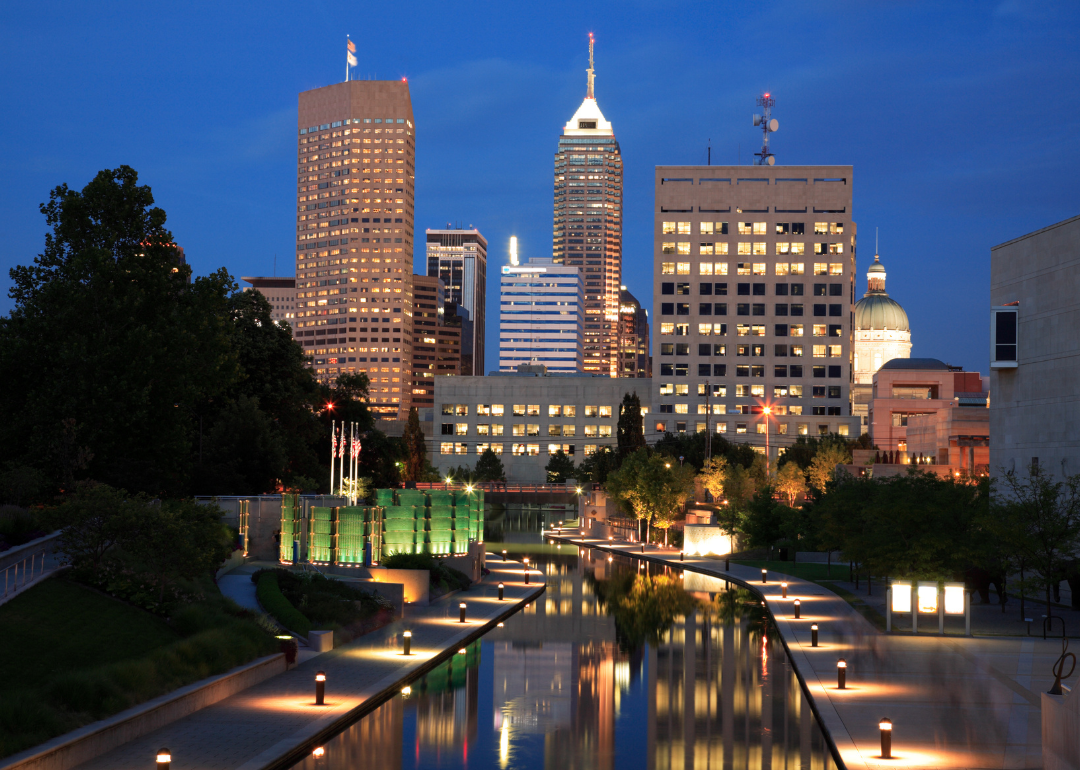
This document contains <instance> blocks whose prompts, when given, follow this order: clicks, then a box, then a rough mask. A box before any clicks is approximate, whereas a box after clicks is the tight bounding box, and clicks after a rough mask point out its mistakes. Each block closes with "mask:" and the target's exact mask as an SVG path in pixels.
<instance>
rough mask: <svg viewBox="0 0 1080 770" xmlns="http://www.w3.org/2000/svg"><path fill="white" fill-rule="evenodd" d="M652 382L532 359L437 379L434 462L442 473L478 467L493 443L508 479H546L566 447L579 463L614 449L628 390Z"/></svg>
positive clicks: (640, 390) (644, 387)
mask: <svg viewBox="0 0 1080 770" xmlns="http://www.w3.org/2000/svg"><path fill="white" fill-rule="evenodd" d="M648 388H649V381H648V380H639V379H634V378H625V377H624V378H612V377H607V376H606V375H590V374H572V375H560V374H555V373H550V372H549V371H548V370H546V368H545V367H544V366H529V365H525V366H522V367H521V370H520V371H515V372H492V373H491V374H489V375H488V376H487V377H484V378H482V379H479V378H475V377H437V378H436V379H435V429H434V437H433V441H432V456H431V463H432V465H434V466H435V467H436V468H438V469H439V470H440V471H445V470H447V469H449V468H452V467H455V466H458V465H462V464H468V465H474V464H475V463H476V460H477V458H479V456H480V455H481V454H483V452H484V450H485V449H489V448H490V449H491V450H492V451H493V452H495V454H497V455H499V458H500V459H501V460H502V463H503V467H504V468H505V469H506V477H507V480H509V481H519V482H529V483H543V482H544V481H546V479H547V473H546V471H545V470H544V468H545V467H546V466H547V464H548V460H549V458H550V456H551V455H553V454H555V453H556V452H558V451H559V450H562V451H563V452H566V454H568V455H569V456H570V457H571V459H573V460H574V462H575V463H580V462H581V461H582V460H583V459H585V458H586V457H588V456H589V455H590V454H592V453H593V452H595V451H596V450H597V448H599V447H601V446H607V447H610V448H612V449H614V448H615V447H616V445H617V444H616V427H617V425H618V422H619V405H620V404H621V403H622V399H623V396H624V395H626V394H627V393H631V392H636V393H637V394H638V395H639V396H640V395H642V394H643V393H646V392H648ZM643 411H645V410H644V409H643Z"/></svg>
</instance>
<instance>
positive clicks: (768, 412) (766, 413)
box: [761, 406, 772, 479]
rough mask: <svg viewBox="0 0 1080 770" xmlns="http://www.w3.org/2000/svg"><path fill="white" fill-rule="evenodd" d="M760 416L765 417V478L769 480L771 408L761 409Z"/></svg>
mask: <svg viewBox="0 0 1080 770" xmlns="http://www.w3.org/2000/svg"><path fill="white" fill-rule="evenodd" d="M761 414H762V415H763V416H764V417H765V478H766V479H768V478H769V463H770V462H771V460H772V457H771V455H770V454H769V415H771V414H772V407H771V406H766V407H764V408H762V410H761Z"/></svg>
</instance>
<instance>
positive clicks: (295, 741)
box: [78, 554, 544, 770]
mask: <svg viewBox="0 0 1080 770" xmlns="http://www.w3.org/2000/svg"><path fill="white" fill-rule="evenodd" d="M487 566H488V568H489V569H490V570H491V574H490V575H489V576H488V577H486V578H485V579H484V581H483V582H482V583H480V584H477V585H474V586H473V587H472V588H470V589H469V590H468V591H461V592H458V593H456V594H454V595H453V596H451V597H448V599H447V600H445V601H441V602H435V603H434V604H432V605H431V606H429V607H426V608H415V609H413V608H410V609H409V613H408V617H407V618H406V619H404V620H401V621H397V622H395V623H393V624H391V625H389V626H385V627H383V628H381V629H379V630H378V631H374V632H372V633H370V634H367V635H365V636H363V637H361V638H360V639H357V640H356V641H354V642H352V643H351V644H348V645H345V646H343V647H340V648H338V649H336V650H334V651H333V652H328V653H323V654H322V655H319V656H317V657H316V658H314V659H312V660H309V661H307V662H305V663H300V664H298V665H297V666H295V667H294V668H292V669H291V670H290V671H288V672H286V673H284V674H281V675H280V676H276V677H274V678H273V679H269V680H267V681H265V682H263V683H261V684H258V685H256V686H254V687H251V688H249V689H247V690H245V691H243V692H241V693H238V694H237V695H234V696H233V697H231V698H228V699H226V700H224V701H221V702H220V703H217V704H215V705H213V706H210V707H209V708H205V709H202V710H201V711H198V712H196V713H194V714H192V715H191V716H188V717H186V718H184V719H181V720H179V721H177V722H174V723H172V724H170V725H167V726H165V727H163V728H161V729H159V730H156V731H154V732H152V733H150V734H148V735H145V736H143V737H141V738H137V739H135V740H133V741H131V742H129V743H127V744H124V745H123V746H121V747H120V748H118V749H116V750H114V751H111V752H109V753H107V754H104V755H102V756H100V757H98V758H97V759H95V760H92V761H90V762H86V763H84V764H82V765H79V766H78V767H79V768H80V770H91V769H93V770H127V769H128V768H130V770H144V769H145V768H147V767H151V766H152V763H153V761H154V756H155V754H156V752H157V750H158V749H159V748H161V747H162V746H167V747H168V748H169V749H170V750H171V752H172V756H173V762H172V768H173V770H189V769H195V768H197V769H198V770H234V769H235V768H242V770H260V769H261V768H264V767H266V766H267V765H269V764H270V763H271V762H273V761H275V760H277V759H279V758H280V757H282V756H284V755H286V754H288V753H289V752H290V751H293V750H296V749H298V748H299V749H303V748H305V746H307V745H309V744H311V743H312V742H314V741H316V739H320V738H321V737H322V736H323V735H324V733H326V732H327V731H329V730H331V729H332V728H333V726H334V724H335V723H336V722H337V721H339V720H341V719H342V718H343V717H345V715H346V714H348V713H349V712H350V711H352V710H353V709H356V708H358V707H360V706H362V705H363V704H364V703H365V702H367V701H369V700H370V699H372V698H377V697H378V696H379V695H380V694H382V693H383V692H385V691H388V690H389V691H392V689H393V688H396V687H398V686H400V682H401V681H402V679H404V678H405V677H408V676H410V675H412V674H414V673H415V672H417V671H418V670H420V669H421V668H423V667H425V665H426V664H430V663H431V661H432V659H433V658H435V657H437V656H439V655H441V654H442V653H443V652H445V651H446V650H453V649H456V648H457V647H458V646H460V644H461V643H462V642H463V641H464V640H465V639H466V638H468V637H469V636H471V635H473V634H475V633H476V632H477V631H479V630H480V629H482V628H484V627H485V626H487V625H488V624H490V623H493V622H495V621H496V620H497V619H499V618H500V617H502V616H503V615H505V614H506V613H508V612H509V611H510V610H512V609H514V608H516V607H517V606H519V605H521V604H524V603H525V602H526V601H529V600H531V599H532V598H533V597H534V596H537V595H538V594H539V593H541V591H542V590H543V580H544V578H543V575H542V574H541V573H539V572H537V571H536V570H535V569H534V570H533V571H532V573H531V577H530V580H531V585H528V586H526V585H525V584H524V576H523V573H522V569H521V565H520V564H519V563H517V562H513V561H508V562H503V561H501V559H500V558H499V557H493V556H491V555H490V554H489V556H488V563H487ZM500 580H501V581H503V582H504V583H505V585H506V593H505V596H506V600H505V601H502V602H500V601H499V600H498V596H497V587H496V586H497V584H498V582H499V581H500ZM459 602H465V603H466V604H467V612H468V617H467V620H468V622H467V623H466V624H464V625H462V624H461V623H459V622H458V604H459ZM406 629H409V630H411V631H412V633H413V641H412V651H413V656H412V657H410V658H405V657H403V656H402V655H401V654H400V650H401V633H402V632H403V631H404V630H406ZM318 670H322V671H325V672H326V677H327V683H326V705H325V706H316V705H314V702H315V698H314V695H315V672H316V671H318Z"/></svg>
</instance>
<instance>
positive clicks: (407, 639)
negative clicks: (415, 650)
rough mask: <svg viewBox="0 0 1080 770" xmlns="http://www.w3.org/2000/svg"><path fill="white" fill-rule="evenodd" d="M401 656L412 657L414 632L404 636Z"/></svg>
mask: <svg viewBox="0 0 1080 770" xmlns="http://www.w3.org/2000/svg"><path fill="white" fill-rule="evenodd" d="M401 654H402V655H412V631H406V632H405V633H404V634H403V635H402V642H401Z"/></svg>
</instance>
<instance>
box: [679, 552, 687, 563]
mask: <svg viewBox="0 0 1080 770" xmlns="http://www.w3.org/2000/svg"><path fill="white" fill-rule="evenodd" d="M679 561H686V551H679Z"/></svg>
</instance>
